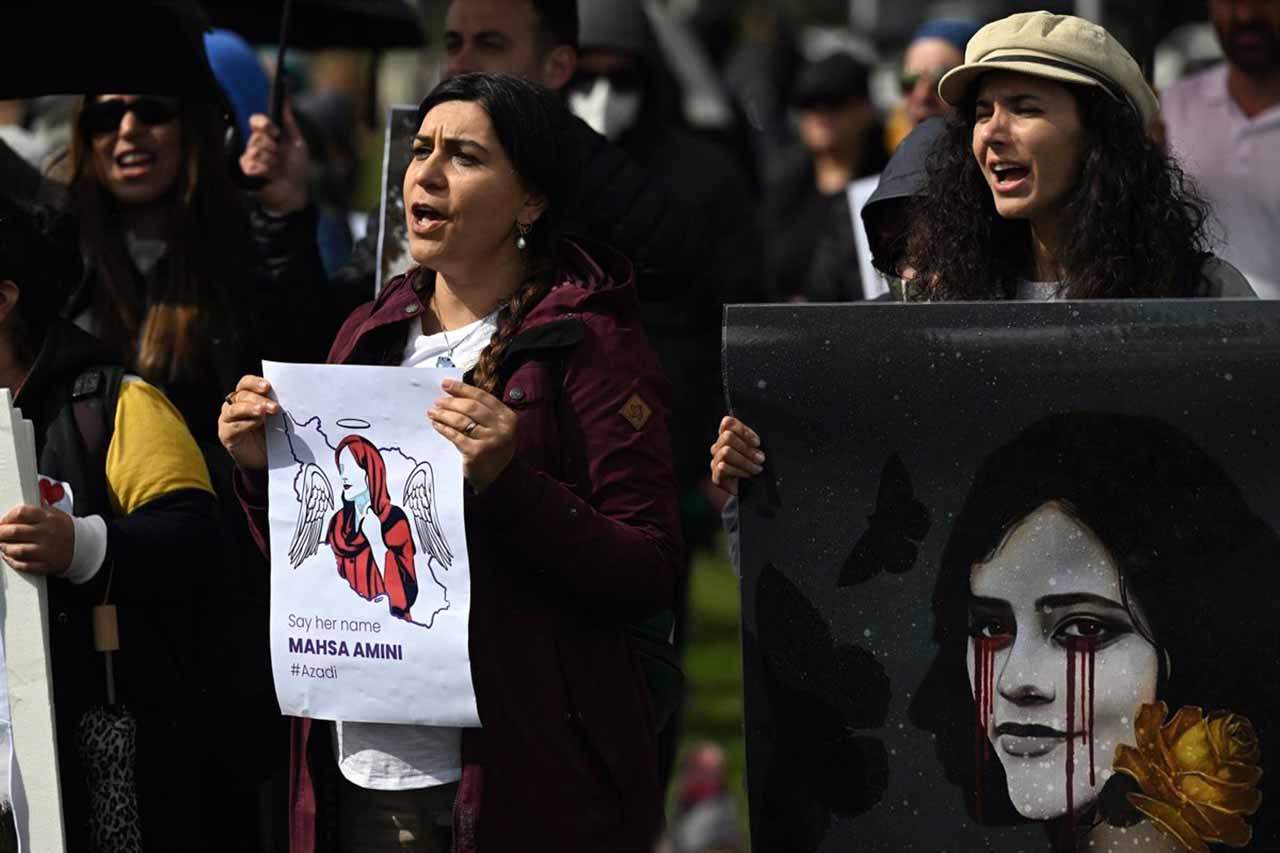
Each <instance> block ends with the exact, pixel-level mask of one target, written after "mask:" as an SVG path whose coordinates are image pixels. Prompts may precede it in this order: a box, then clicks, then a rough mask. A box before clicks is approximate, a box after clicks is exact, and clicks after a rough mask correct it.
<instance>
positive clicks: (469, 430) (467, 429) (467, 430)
mask: <svg viewBox="0 0 1280 853" xmlns="http://www.w3.org/2000/svg"><path fill="white" fill-rule="evenodd" d="M478 426H480V424H478V423H477V422H475V421H472V422H471V423H469V424H467V425H466V426H465V427H463V428H462V434H463V435H465V436H468V437H470V436H471V433H473V432H475V431H476V427H478Z"/></svg>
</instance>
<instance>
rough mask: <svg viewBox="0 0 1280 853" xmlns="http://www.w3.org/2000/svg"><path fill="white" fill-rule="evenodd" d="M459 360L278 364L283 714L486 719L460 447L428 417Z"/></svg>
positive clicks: (275, 585)
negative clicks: (471, 626) (474, 662)
mask: <svg viewBox="0 0 1280 853" xmlns="http://www.w3.org/2000/svg"><path fill="white" fill-rule="evenodd" d="M458 373H459V372H458V371H457V370H424V369H406V368H399V367H354V366H318V365H294V364H273V363H268V364H266V365H265V377H266V379H267V380H268V381H269V382H270V383H271V385H272V387H273V388H274V389H275V393H276V396H277V400H278V401H279V403H280V406H281V409H282V410H283V411H282V414H281V415H279V416H277V417H275V418H272V419H271V420H269V421H268V422H267V453H268V458H269V467H270V491H269V516H270V520H271V663H272V668H273V670H274V673H275V684H276V693H277V695H278V697H279V699H280V709H281V711H283V712H284V713H285V714H290V715H294V716H301V717H313V718H317V719H324V720H344V721H359V722H373V723H412V724H420V725H439V726H478V725H479V715H478V713H477V711H476V701H475V690H474V688H473V686H472V683H471V662H470V656H469V654H468V649H467V621H468V616H469V613H470V609H471V577H470V567H469V564H468V560H467V540H466V527H465V522H464V519H463V480H462V458H461V456H460V455H459V454H458V452H457V450H456V449H455V448H454V446H453V445H452V444H450V443H449V442H448V441H447V440H446V439H445V438H443V437H442V436H441V435H440V434H439V433H437V432H436V431H435V430H434V429H432V428H431V425H430V423H429V422H428V420H427V409H428V408H430V406H431V403H432V401H433V400H435V399H436V398H437V397H438V396H439V395H440V383H441V382H442V381H443V380H444V379H446V378H455V379H456V378H459V375H458ZM374 388H376V389H378V393H377V394H376V395H374V394H371V393H370V389H374Z"/></svg>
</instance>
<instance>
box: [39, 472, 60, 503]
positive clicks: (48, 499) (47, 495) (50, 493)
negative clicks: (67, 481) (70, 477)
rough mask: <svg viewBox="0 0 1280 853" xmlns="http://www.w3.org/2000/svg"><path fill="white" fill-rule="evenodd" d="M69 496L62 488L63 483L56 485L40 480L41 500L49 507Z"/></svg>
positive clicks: (43, 479)
mask: <svg viewBox="0 0 1280 853" xmlns="http://www.w3.org/2000/svg"><path fill="white" fill-rule="evenodd" d="M66 496H67V490H66V489H64V488H62V484H61V483H55V482H54V481H53V480H46V479H45V478H44V477H41V478H40V499H41V500H42V501H44V502H45V504H46V505H48V506H54V505H56V504H57V503H58V501H60V500H62V499H63V498H65V497H66Z"/></svg>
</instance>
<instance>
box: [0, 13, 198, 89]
mask: <svg viewBox="0 0 1280 853" xmlns="http://www.w3.org/2000/svg"><path fill="white" fill-rule="evenodd" d="M207 26H208V24H207V21H206V20H205V18H204V14H203V12H202V11H201V10H200V9H199V7H197V6H196V5H195V3H194V2H192V0H128V2H112V3H87V4H84V5H68V4H65V3H58V2H55V1H54V0H9V2H7V3H6V4H5V5H4V8H3V9H2V10H0V32H3V33H4V38H3V47H2V48H0V98H30V97H35V96H37V95H74V94H83V93H86V92H104V93H105V92H119V93H139V94H141V93H150V94H167V95H181V96H183V97H184V98H187V99H189V100H207V101H209V102H213V103H218V102H220V101H221V95H220V94H219V92H218V89H217V82H216V80H215V79H214V76H213V72H212V71H211V70H210V68H209V61H208V59H207V58H206V57H205V52H204V46H203V43H202V33H203V31H204V30H205V29H206V28H207Z"/></svg>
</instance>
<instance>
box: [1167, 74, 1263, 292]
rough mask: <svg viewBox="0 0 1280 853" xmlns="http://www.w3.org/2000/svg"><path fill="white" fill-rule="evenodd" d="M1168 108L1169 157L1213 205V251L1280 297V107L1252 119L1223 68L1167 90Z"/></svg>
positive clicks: (1258, 288)
mask: <svg viewBox="0 0 1280 853" xmlns="http://www.w3.org/2000/svg"><path fill="white" fill-rule="evenodd" d="M1161 111H1162V112H1163V114H1164V124H1165V130H1166V134H1167V138H1168V140H1169V151H1170V153H1172V154H1173V155H1174V156H1175V157H1176V158H1177V159H1178V161H1179V162H1180V163H1181V165H1182V168H1183V169H1184V170H1185V171H1186V173H1187V174H1188V175H1190V176H1191V177H1192V178H1194V179H1195V181H1196V184H1197V186H1198V187H1199V188H1200V191H1201V192H1202V193H1204V195H1205V197H1206V199H1208V201H1209V204H1210V205H1211V206H1212V208H1213V217H1212V218H1211V219H1210V223H1209V228H1210V231H1211V232H1212V233H1213V234H1214V236H1215V237H1217V238H1219V239H1220V240H1222V242H1221V244H1219V245H1217V246H1214V247H1211V248H1212V249H1213V251H1214V254H1216V255H1218V256H1219V257H1221V258H1222V259H1223V260H1225V261H1227V262H1229V263H1230V264H1232V265H1233V266H1235V267H1237V268H1238V269H1239V270H1240V272H1242V273H1244V276H1245V278H1247V279H1248V280H1249V283H1250V284H1251V285H1253V289H1254V292H1256V293H1257V294H1258V296H1259V297H1261V298H1263V299H1280V239H1277V236H1276V235H1278V234H1280V104H1278V105H1276V106H1274V107H1272V108H1271V109H1269V110H1265V111H1263V112H1261V113H1259V114H1258V115H1256V116H1254V117H1253V118H1248V117H1246V116H1245V114H1244V113H1243V112H1242V111H1241V110H1240V107H1239V105H1237V104H1236V102H1235V101H1234V100H1232V98H1231V95H1230V94H1229V93H1228V92H1227V65H1226V63H1222V64H1221V65H1215V66H1214V67H1213V68H1210V69H1208V70H1206V71H1202V72H1200V73H1199V74H1193V75H1192V76H1190V77H1187V78H1186V79H1184V80H1179V81H1178V82H1177V83H1174V84H1173V85H1172V86H1169V87H1168V88H1167V89H1165V90H1164V92H1163V94H1162V95H1161Z"/></svg>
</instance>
